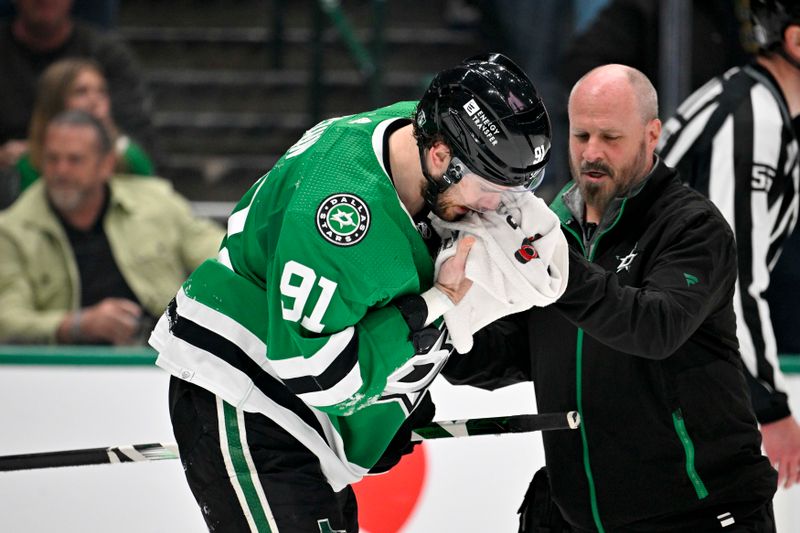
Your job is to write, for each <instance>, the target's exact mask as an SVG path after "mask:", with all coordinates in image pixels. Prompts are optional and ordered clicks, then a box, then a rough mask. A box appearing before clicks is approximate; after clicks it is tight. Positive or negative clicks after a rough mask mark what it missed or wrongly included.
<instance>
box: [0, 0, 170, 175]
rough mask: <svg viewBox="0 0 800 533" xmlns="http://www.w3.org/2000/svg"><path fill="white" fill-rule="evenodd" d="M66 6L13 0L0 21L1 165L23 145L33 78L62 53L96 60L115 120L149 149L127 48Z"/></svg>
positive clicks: (63, 1) (145, 109) (137, 76)
mask: <svg viewBox="0 0 800 533" xmlns="http://www.w3.org/2000/svg"><path fill="white" fill-rule="evenodd" d="M71 6H72V1H71V0H50V1H48V2H40V1H37V0H17V2H16V8H17V9H16V11H17V14H16V16H15V18H14V19H13V20H12V21H10V22H5V23H3V24H0V72H2V79H0V170H3V169H8V168H9V167H11V166H12V165H14V164H15V163H16V161H17V159H18V158H19V157H20V156H21V155H22V154H23V153H24V152H25V150H26V147H25V145H24V139H25V138H26V137H27V129H28V124H29V122H30V118H31V113H32V111H33V100H34V94H35V90H34V88H35V85H36V80H37V79H38V77H39V75H40V74H41V73H42V72H43V71H44V69H45V68H47V66H48V65H50V64H51V63H53V62H55V61H58V60H59V59H63V58H66V57H90V58H92V59H94V60H95V61H97V63H99V64H100V65H101V67H102V70H103V72H104V74H105V76H106V78H107V79H108V84H109V87H110V92H111V99H112V101H113V102H114V120H115V122H116V123H117V124H119V126H120V128H121V129H122V130H123V131H125V132H127V133H129V134H130V135H131V136H132V137H133V138H135V139H136V140H137V141H139V142H141V143H142V144H143V145H144V146H145V148H147V149H148V151H149V152H150V153H151V154H152V153H153V150H154V138H153V134H152V124H151V118H150V114H149V104H148V102H147V98H146V95H145V86H144V81H143V78H142V74H141V72H140V70H139V67H138V65H137V64H136V61H135V59H134V56H133V54H132V52H131V50H130V49H129V48H128V47H127V46H126V45H125V44H124V43H122V42H121V41H119V40H118V39H116V38H114V37H112V36H111V35H109V34H107V33H104V32H102V31H101V30H97V29H94V28H92V27H91V26H89V25H87V24H85V23H82V22H77V21H75V20H74V19H73V18H72V17H71V16H70V8H71Z"/></svg>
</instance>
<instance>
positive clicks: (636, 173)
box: [570, 141, 647, 213]
mask: <svg viewBox="0 0 800 533" xmlns="http://www.w3.org/2000/svg"><path fill="white" fill-rule="evenodd" d="M646 159H647V145H646V144H645V142H644V141H642V144H641V146H640V147H639V152H638V153H637V154H636V159H634V160H633V162H632V163H631V164H630V165H629V166H627V167H624V168H622V169H620V170H619V171H618V172H615V171H614V170H613V169H612V168H611V167H609V166H608V165H606V164H605V163H601V162H597V163H590V162H586V163H583V164H582V165H581V166H580V168H579V169H576V168H575V166H574V165H573V164H572V162H570V166H572V175H573V177H575V179H576V181H577V182H578V188H579V189H580V191H581V195H582V196H583V201H584V202H586V204H587V205H590V206H592V207H593V208H595V209H596V210H597V211H599V212H600V213H605V211H606V208H607V207H608V204H609V203H611V201H612V200H613V199H614V198H618V197H621V196H626V195H627V194H628V193H629V192H630V190H631V189H632V188H633V186H634V185H635V184H637V183H638V182H639V181H640V180H641V179H642V178H643V177H644V169H645V168H646ZM592 170H596V171H599V172H603V173H605V174H606V175H607V176H608V180H604V181H603V182H602V183H594V182H590V181H585V180H581V179H578V177H579V176H580V175H581V174H583V173H584V172H590V171H592Z"/></svg>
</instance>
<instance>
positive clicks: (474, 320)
mask: <svg viewBox="0 0 800 533" xmlns="http://www.w3.org/2000/svg"><path fill="white" fill-rule="evenodd" d="M505 196H507V197H508V198H505V197H504V204H503V205H502V206H501V207H500V209H498V210H497V211H492V212H488V213H475V212H471V213H468V214H467V215H465V216H464V217H463V218H462V219H461V220H458V221H455V222H448V221H445V220H442V219H440V218H438V217H436V216H432V217H431V218H432V223H433V226H434V228H436V230H437V231H438V232H439V234H440V235H441V236H442V238H443V239H444V245H443V248H442V250H440V252H439V254H438V256H437V257H436V274H437V275H438V273H439V268H440V266H441V264H442V263H443V262H444V261H445V260H447V259H448V258H450V257H452V256H453V255H454V254H455V251H456V245H455V244H456V242H457V241H458V240H459V239H462V238H463V237H464V236H465V235H473V236H475V237H476V239H475V244H474V245H473V246H472V248H471V249H470V252H469V255H468V256H467V264H466V276H467V277H468V278H469V279H471V280H472V282H473V284H472V287H470V289H469V291H467V294H466V295H465V296H464V298H462V300H461V301H460V302H459V303H458V304H457V305H456V306H455V307H453V308H452V309H450V310H449V311H447V312H446V313H445V314H444V321H445V323H446V324H447V329H448V331H449V332H450V336H451V338H452V341H453V346H454V347H455V349H456V350H457V351H458V352H459V353H466V352H468V351H469V350H470V349H472V335H473V334H474V333H475V332H477V331H478V330H479V329H481V328H483V327H484V326H486V325H487V324H490V323H491V322H494V321H495V320H497V319H499V318H502V317H504V316H507V315H510V314H513V313H518V312H520V311H524V310H526V309H530V308H531V307H533V306H538V307H544V306H546V305H549V304H551V303H553V302H555V301H556V300H557V299H558V298H559V297H560V296H561V295H562V294H563V293H564V289H565V288H566V286H567V277H568V272H569V264H568V261H569V250H568V248H567V240H566V239H565V238H564V235H563V233H562V232H561V228H560V223H559V220H558V217H557V216H556V214H555V213H553V212H552V211H551V210H550V208H548V207H547V204H545V202H544V201H543V200H542V199H541V198H538V197H536V196H534V195H533V194H532V193H522V194H509V195H505ZM534 237H535V239H534ZM515 254H516V255H515Z"/></svg>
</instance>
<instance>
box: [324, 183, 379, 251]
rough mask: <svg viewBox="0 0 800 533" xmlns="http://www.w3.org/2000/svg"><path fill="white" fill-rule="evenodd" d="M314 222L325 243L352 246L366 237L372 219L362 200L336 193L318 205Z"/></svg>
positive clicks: (350, 195)
mask: <svg viewBox="0 0 800 533" xmlns="http://www.w3.org/2000/svg"><path fill="white" fill-rule="evenodd" d="M316 221H317V230H318V231H319V233H320V235H322V236H323V237H324V238H325V240H326V241H328V242H330V243H332V244H335V245H337V246H352V245H354V244H356V243H357V242H359V241H361V239H363V238H364V237H365V236H366V234H367V231H368V230H369V225H370V222H371V221H372V217H371V216H370V212H369V208H368V207H367V204H366V202H364V200H362V199H361V198H359V197H358V196H356V195H354V194H348V193H337V194H332V195H330V196H328V197H327V198H325V199H324V200H323V201H322V203H321V204H319V208H317V218H316Z"/></svg>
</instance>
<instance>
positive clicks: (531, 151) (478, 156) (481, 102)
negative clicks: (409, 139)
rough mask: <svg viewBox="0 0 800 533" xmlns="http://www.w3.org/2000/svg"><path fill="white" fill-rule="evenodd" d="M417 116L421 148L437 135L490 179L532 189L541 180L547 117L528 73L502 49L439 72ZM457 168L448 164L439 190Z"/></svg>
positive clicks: (547, 140)
mask: <svg viewBox="0 0 800 533" xmlns="http://www.w3.org/2000/svg"><path fill="white" fill-rule="evenodd" d="M415 121H416V130H417V136H418V143H419V144H420V151H421V150H422V146H423V145H424V144H425V142H426V141H427V140H430V139H432V138H433V137H434V136H435V135H436V134H441V135H442V136H443V137H444V140H445V142H446V143H447V144H448V145H449V146H450V149H451V150H452V152H453V156H454V158H457V159H459V160H461V161H462V162H463V163H464V165H466V166H467V167H469V169H470V170H471V171H473V172H475V173H476V174H478V175H480V176H481V177H482V178H484V179H486V180H488V181H490V182H492V183H495V184H497V185H502V186H507V187H523V188H526V189H533V188H534V187H536V186H537V185H538V184H539V182H541V179H542V175H543V173H544V166H545V164H546V163H547V161H548V159H549V158H550V136H551V134H550V117H549V116H548V115H547V110H546V109H545V107H544V104H543V103H542V100H541V98H540V97H539V95H538V93H537V91H536V87H534V85H533V83H531V81H530V79H528V76H527V75H526V74H525V73H524V72H523V71H522V69H521V68H519V67H518V66H517V65H516V64H515V63H514V62H513V61H511V60H510V59H509V58H507V57H506V56H504V55H502V54H485V55H479V56H475V57H471V58H469V59H466V60H464V61H463V62H462V63H461V64H460V65H458V66H456V67H454V68H450V69H446V70H443V71H441V72H439V74H437V75H436V76H435V77H434V79H433V81H432V82H431V84H430V86H429V87H428V90H427V91H426V92H425V94H424V95H423V96H422V99H421V100H420V101H419V104H418V105H417V111H416V116H415ZM452 166H453V165H452V164H451V167H452ZM423 168H424V165H423ZM458 170H459V169H456V168H453V169H448V171H447V172H446V173H445V176H444V183H438V188H439V192H441V191H442V190H444V189H446V188H447V187H448V186H449V185H451V184H453V183H455V182H457V181H458V179H459V175H460V174H459V171H458ZM425 173H426V174H427V172H425ZM426 177H428V178H429V180H430V177H429V176H426Z"/></svg>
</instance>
